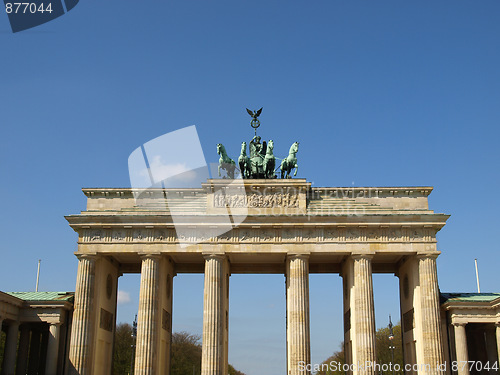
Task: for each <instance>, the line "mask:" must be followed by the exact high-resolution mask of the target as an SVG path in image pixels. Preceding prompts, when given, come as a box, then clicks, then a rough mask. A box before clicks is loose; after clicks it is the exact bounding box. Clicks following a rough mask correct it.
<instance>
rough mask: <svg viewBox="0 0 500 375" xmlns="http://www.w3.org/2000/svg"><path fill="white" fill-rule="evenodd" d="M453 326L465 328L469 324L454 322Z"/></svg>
mask: <svg viewBox="0 0 500 375" xmlns="http://www.w3.org/2000/svg"><path fill="white" fill-rule="evenodd" d="M451 325H452V326H454V327H465V326H466V325H467V322H452V323H451Z"/></svg>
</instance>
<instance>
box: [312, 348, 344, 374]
mask: <svg viewBox="0 0 500 375" xmlns="http://www.w3.org/2000/svg"><path fill="white" fill-rule="evenodd" d="M344 358H345V356H344V343H343V342H342V343H341V344H340V350H338V351H336V352H334V353H333V354H332V355H331V356H330V357H328V358H327V359H326V360H325V361H324V362H323V363H322V365H323V367H325V368H324V369H322V370H319V371H317V372H316V375H343V374H344V371H342V370H341V368H342V365H343V364H344V363H345V359H344ZM330 364H336V366H337V368H335V367H333V366H330ZM339 368H340V369H339Z"/></svg>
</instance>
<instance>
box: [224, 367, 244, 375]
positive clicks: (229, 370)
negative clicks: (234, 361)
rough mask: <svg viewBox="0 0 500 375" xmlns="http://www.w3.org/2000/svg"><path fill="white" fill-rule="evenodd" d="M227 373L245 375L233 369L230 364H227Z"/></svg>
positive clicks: (229, 374)
mask: <svg viewBox="0 0 500 375" xmlns="http://www.w3.org/2000/svg"><path fill="white" fill-rule="evenodd" d="M227 373H228V375H245V374H244V373H242V372H241V371H238V370H235V368H234V367H233V366H231V365H229V368H228V372H227Z"/></svg>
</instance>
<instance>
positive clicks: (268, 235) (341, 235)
mask: <svg viewBox="0 0 500 375" xmlns="http://www.w3.org/2000/svg"><path fill="white" fill-rule="evenodd" d="M214 230H215V232H214ZM216 232H217V230H216V229H215V228H206V229H204V228H192V229H188V230H184V231H181V233H180V234H179V236H178V235H177V233H176V231H175V229H173V228H158V229H148V228H132V229H131V228H114V229H112V230H111V229H99V228H95V229H92V228H91V229H86V230H85V231H84V232H83V237H82V239H83V242H87V243H93V242H96V243H106V242H111V243H123V242H163V243H176V242H179V241H180V242H255V243H259V242H263V243H264V242H294V241H297V240H298V239H300V240H301V241H303V242H380V243H386V242H402V241H404V242H435V241H436V238H435V234H436V230H435V229H434V228H427V227H426V228H424V227H399V228H398V227H365V226H362V227H357V226H352V227H350V226H347V227H343V226H339V227H325V228H322V227H315V228H307V227H306V228H297V227H283V228H259V229H255V228H248V227H239V228H238V229H237V230H236V231H234V230H233V231H229V232H226V233H221V234H219V235H216Z"/></svg>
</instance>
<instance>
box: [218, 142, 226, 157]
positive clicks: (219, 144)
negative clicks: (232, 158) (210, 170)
mask: <svg viewBox="0 0 500 375" xmlns="http://www.w3.org/2000/svg"><path fill="white" fill-rule="evenodd" d="M223 152H224V146H223V145H222V143H217V153H218V154H219V155H221V153H223Z"/></svg>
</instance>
